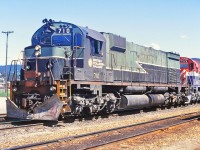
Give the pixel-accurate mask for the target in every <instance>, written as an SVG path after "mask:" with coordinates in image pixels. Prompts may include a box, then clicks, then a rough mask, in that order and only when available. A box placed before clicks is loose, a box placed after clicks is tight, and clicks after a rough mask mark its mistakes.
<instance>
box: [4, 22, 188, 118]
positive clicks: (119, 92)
mask: <svg viewBox="0 0 200 150" xmlns="http://www.w3.org/2000/svg"><path fill="white" fill-rule="evenodd" d="M43 23H44V24H43V25H42V26H41V27H40V28H39V29H38V30H37V31H36V32H35V33H34V34H33V36H32V39H31V45H30V46H28V47H26V48H25V49H24V58H23V59H22V69H21V72H20V80H18V79H17V78H13V80H12V81H11V85H10V98H9V99H8V100H7V116H8V117H12V118H20V119H33V120H57V119H58V117H59V116H61V117H63V118H66V117H68V116H80V115H90V114H98V113H110V112H113V111H119V110H120V111H121V110H127V109H135V108H146V107H155V106H169V105H175V104H184V103H185V102H186V101H188V98H187V95H186V94H185V93H183V92H181V90H182V89H183V87H182V85H181V81H180V55H179V54H176V53H173V52H165V51H162V50H155V49H153V48H152V47H145V46H141V45H138V44H135V43H133V42H128V41H127V40H126V38H125V37H122V36H119V35H116V34H112V33H106V32H98V31H95V30H92V29H90V28H88V27H81V26H78V25H75V24H72V23H68V22H55V21H53V20H51V19H50V20H47V19H44V20H43ZM15 75H16V74H15Z"/></svg>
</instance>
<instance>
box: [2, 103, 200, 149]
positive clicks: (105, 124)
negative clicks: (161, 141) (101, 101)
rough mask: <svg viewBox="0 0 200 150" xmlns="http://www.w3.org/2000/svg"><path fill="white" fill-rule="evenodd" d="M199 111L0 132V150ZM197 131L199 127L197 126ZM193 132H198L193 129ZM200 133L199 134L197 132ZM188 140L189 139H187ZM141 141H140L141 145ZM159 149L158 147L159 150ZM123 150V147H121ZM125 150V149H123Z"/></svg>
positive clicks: (179, 110)
mask: <svg viewBox="0 0 200 150" xmlns="http://www.w3.org/2000/svg"><path fill="white" fill-rule="evenodd" d="M195 111H200V104H197V105H190V106H188V107H182V108H173V109H170V110H169V109H166V110H159V111H152V112H148V113H140V114H132V115H126V116H111V117H108V118H98V119H97V120H96V119H93V120H87V121H75V122H73V123H59V124H58V126H57V127H54V128H52V127H47V126H44V127H37V128H34V127H33V128H28V129H25V128H24V129H19V130H14V131H13V130H12V131H11V130H10V131H1V132H0V143H1V144H0V148H9V147H13V146H17V145H23V144H29V143H35V142H40V141H45V140H50V139H55V138H61V137H67V136H71V135H77V134H82V133H88V132H93V131H98V130H102V129H109V128H113V127H119V126H123V125H128V124H132V123H139V122H144V121H150V120H153V119H159V118H164V117H170V116H174V115H179V114H184V113H190V112H195ZM197 128H198V129H200V127H198V126H197ZM194 131H199V130H197V129H194ZM199 133H200V132H199ZM188 140H190V138H189V139H188ZM142 143H143V141H142V140H141V143H140V144H142ZM160 148H161V147H159V149H160ZM122 149H124V147H122ZM125 149H127V148H125Z"/></svg>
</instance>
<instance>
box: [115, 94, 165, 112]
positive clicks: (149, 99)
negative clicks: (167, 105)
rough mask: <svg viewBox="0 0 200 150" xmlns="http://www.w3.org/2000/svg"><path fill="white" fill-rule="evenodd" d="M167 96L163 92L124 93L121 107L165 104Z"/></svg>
mask: <svg viewBox="0 0 200 150" xmlns="http://www.w3.org/2000/svg"><path fill="white" fill-rule="evenodd" d="M164 102H165V97H164V96H163V95H162V94H148V95H144V94H143V95H122V96H121V101H120V105H119V109H131V108H132V109H133V108H143V107H150V106H159V105H163V104H164Z"/></svg>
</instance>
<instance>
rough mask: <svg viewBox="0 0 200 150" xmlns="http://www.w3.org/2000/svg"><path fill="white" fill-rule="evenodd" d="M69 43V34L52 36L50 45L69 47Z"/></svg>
mask: <svg viewBox="0 0 200 150" xmlns="http://www.w3.org/2000/svg"><path fill="white" fill-rule="evenodd" d="M71 41H72V37H71V34H68V35H54V36H52V45H55V46H70V45H71Z"/></svg>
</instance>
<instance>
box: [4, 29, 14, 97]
mask: <svg viewBox="0 0 200 150" xmlns="http://www.w3.org/2000/svg"><path fill="white" fill-rule="evenodd" d="M2 33H4V34H6V80H5V92H6V97H7V98H8V68H7V63H8V61H7V60H8V35H9V34H10V33H14V31H6V32H4V31H2Z"/></svg>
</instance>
